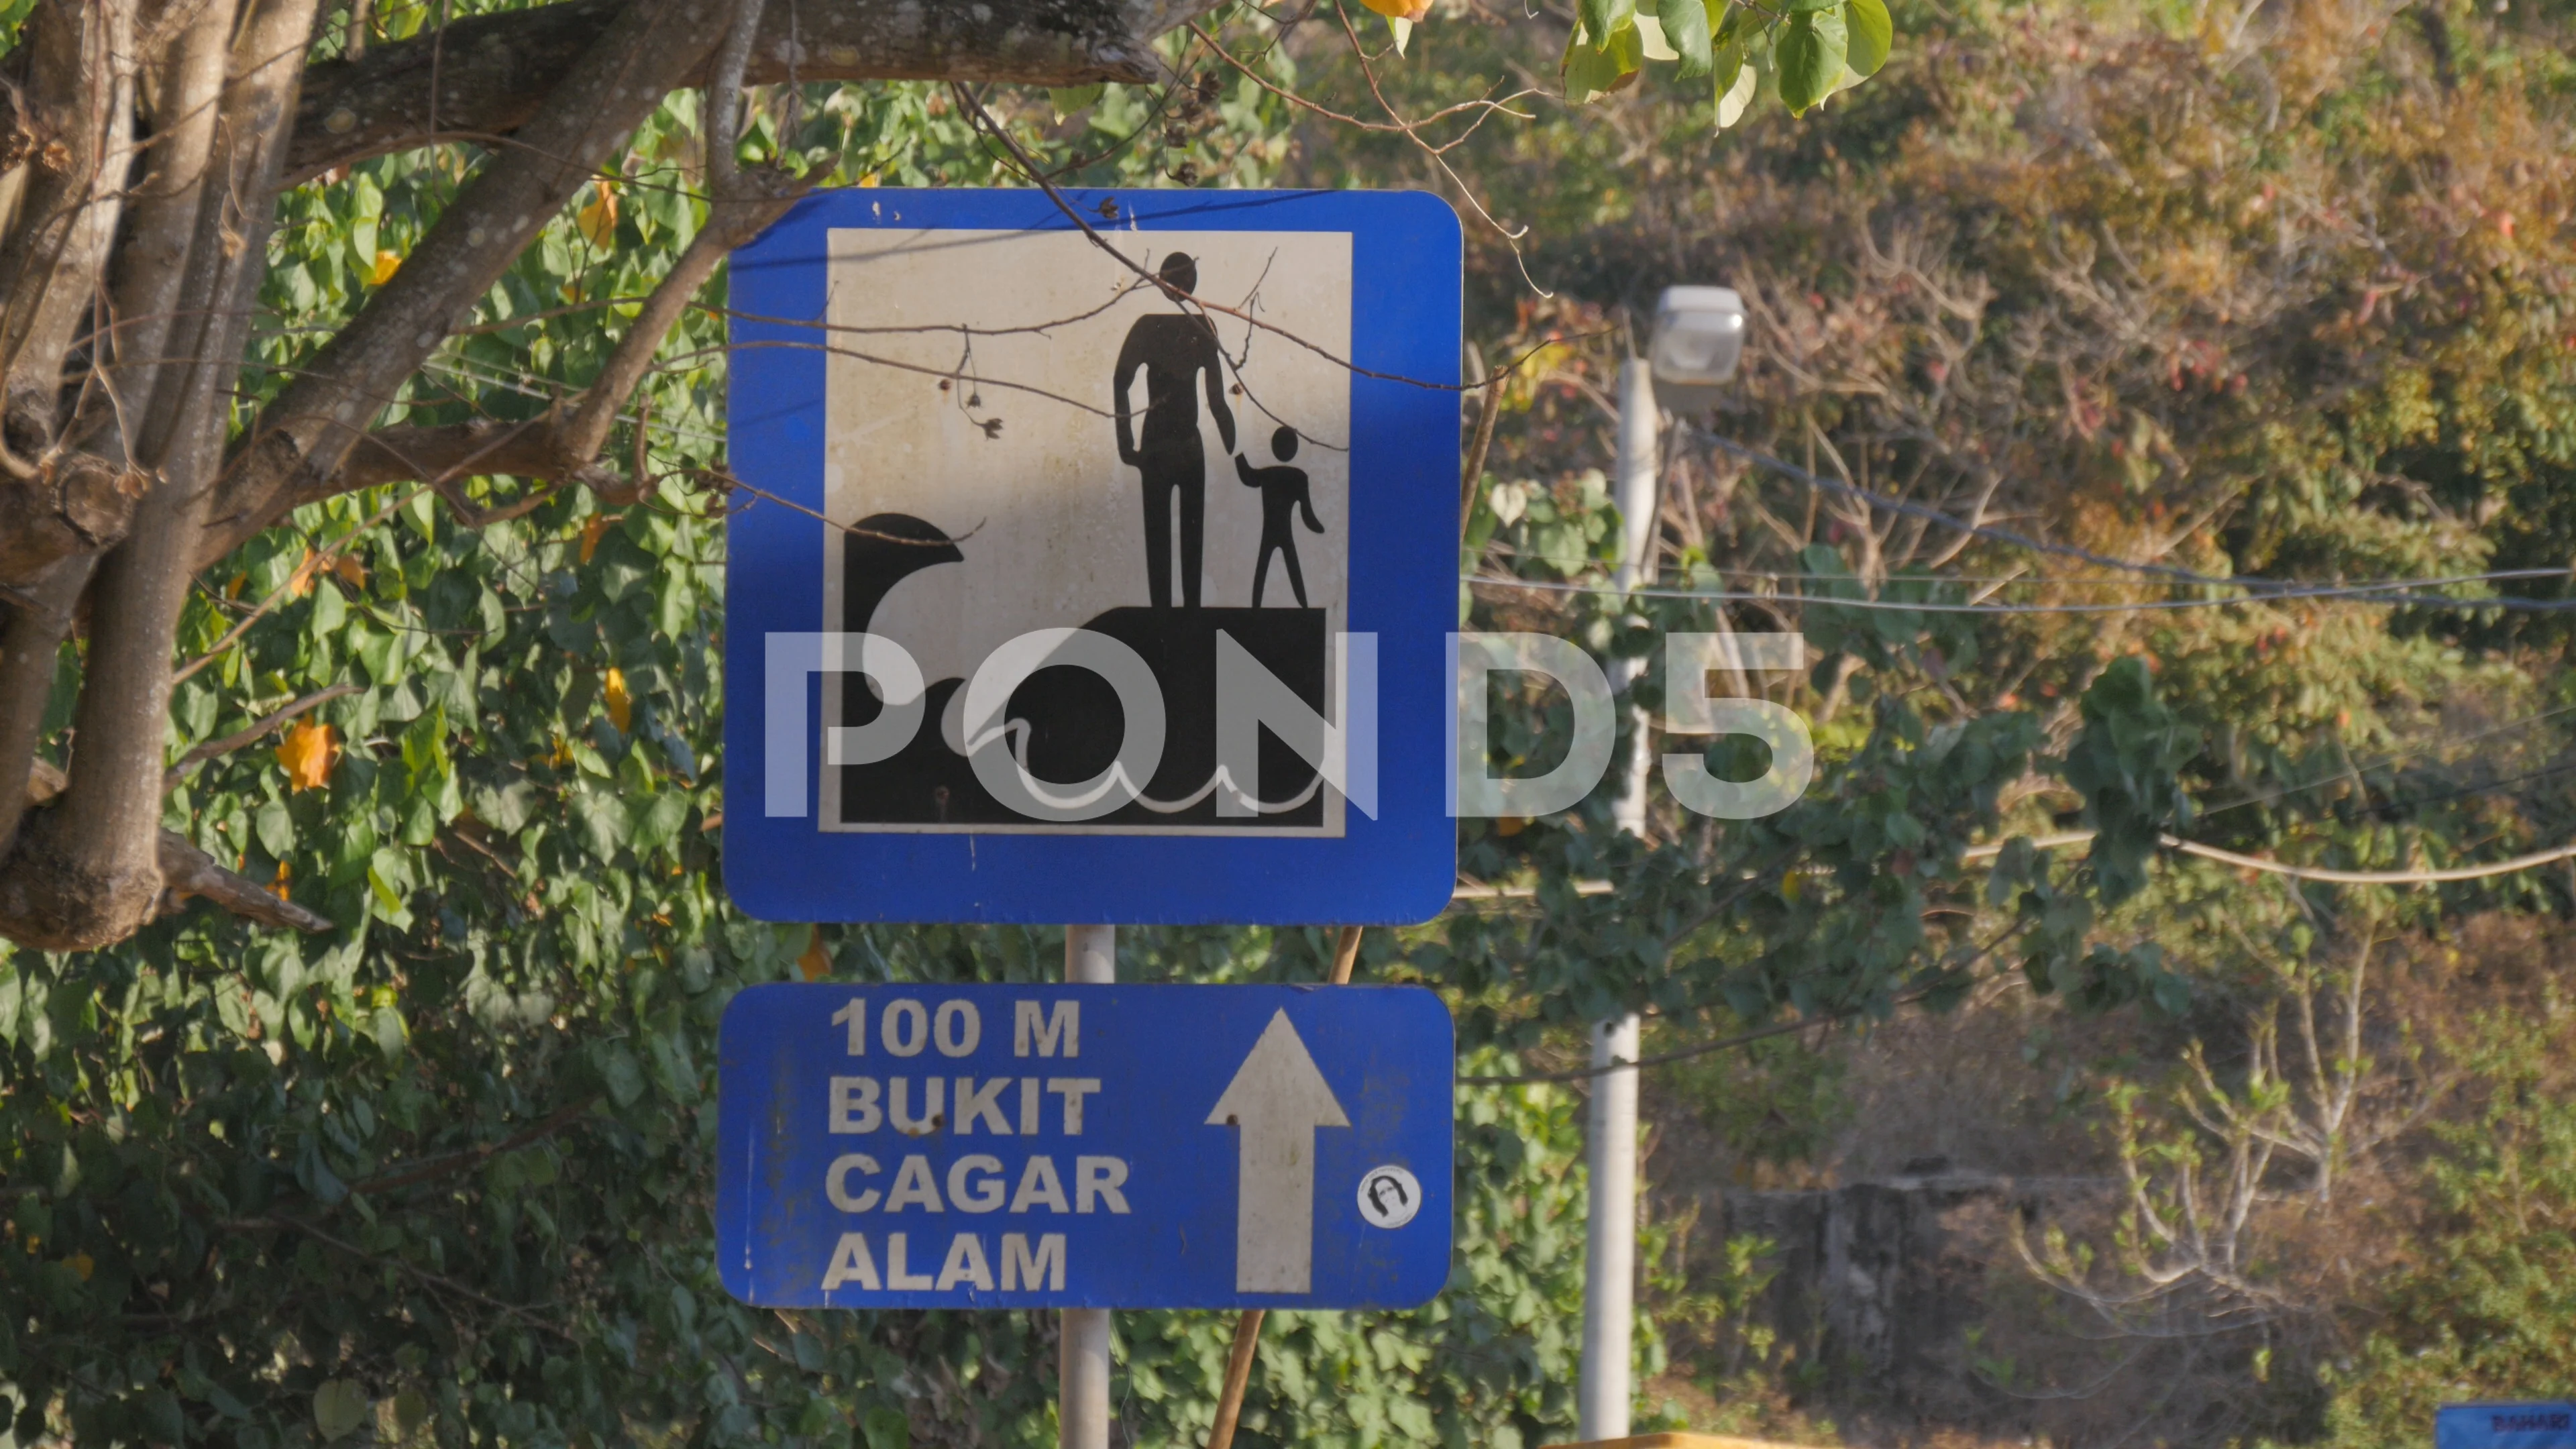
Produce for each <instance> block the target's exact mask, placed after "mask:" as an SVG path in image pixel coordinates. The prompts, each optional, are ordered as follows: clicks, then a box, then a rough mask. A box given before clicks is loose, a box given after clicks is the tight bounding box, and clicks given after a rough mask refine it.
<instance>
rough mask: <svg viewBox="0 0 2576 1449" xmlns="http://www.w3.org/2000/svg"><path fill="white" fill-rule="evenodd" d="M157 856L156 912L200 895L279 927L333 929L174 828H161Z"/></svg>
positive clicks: (329, 922) (315, 930) (325, 920)
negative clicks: (158, 903)
mask: <svg viewBox="0 0 2576 1449" xmlns="http://www.w3.org/2000/svg"><path fill="white" fill-rule="evenodd" d="M160 860H161V887H162V889H161V907H160V911H159V914H161V915H165V916H166V915H168V914H170V913H171V912H173V911H176V910H178V909H180V908H181V907H183V906H185V905H186V904H187V901H188V898H189V897H190V896H204V897H205V898H206V899H207V900H210V901H213V902H214V903H215V904H216V905H219V906H221V907H223V908H224V909H225V910H227V911H230V912H232V913H233V914H234V915H236V916H241V917H243V918H245V919H247V920H253V921H257V922H259V923H260V924H261V925H263V926H273V927H275V928H277V929H279V930H288V931H307V932H312V933H315V934H319V933H321V932H324V931H330V930H335V929H337V927H336V926H335V925H334V924H333V922H332V920H331V918H330V917H328V916H325V915H320V914H317V913H315V912H313V911H308V910H306V909H305V908H304V907H302V906H299V905H297V904H296V903H295V902H293V901H290V900H288V899H287V898H286V897H284V896H281V895H279V894H277V893H276V892H275V891H273V890H270V889H269V888H268V887H267V886H264V885H261V884H260V883H259V882H258V881H255V880H252V879H251V878H250V877H249V876H246V875H241V874H237V873H236V872H234V871H231V870H227V869H225V868H224V867H223V866H221V865H218V864H216V863H215V858H214V857H213V856H211V855H208V854H207V853H206V852H204V851H202V850H199V849H198V848H197V847H196V846H195V845H194V844H193V843H191V842H190V841H189V839H188V837H186V836H184V835H181V834H180V833H179V832H177V831H175V830H164V831H162V832H161V842H160Z"/></svg>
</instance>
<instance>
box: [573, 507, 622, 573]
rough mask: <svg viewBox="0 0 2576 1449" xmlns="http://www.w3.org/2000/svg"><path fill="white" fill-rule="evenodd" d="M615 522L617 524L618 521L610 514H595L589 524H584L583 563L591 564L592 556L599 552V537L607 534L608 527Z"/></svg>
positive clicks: (582, 540)
mask: <svg viewBox="0 0 2576 1449" xmlns="http://www.w3.org/2000/svg"><path fill="white" fill-rule="evenodd" d="M614 522H616V519H615V518H614V517H613V516H611V515H609V514H606V513H594V514H592V515H591V516H590V519H589V521H588V522H586V523H584V524H582V526H581V561H582V562H583V563H588V562H590V556H591V555H592V554H595V553H597V552H599V536H600V535H601V534H603V533H606V532H607V531H608V525H609V524H611V523H614Z"/></svg>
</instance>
